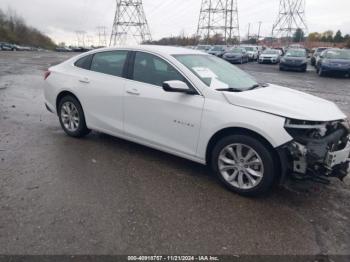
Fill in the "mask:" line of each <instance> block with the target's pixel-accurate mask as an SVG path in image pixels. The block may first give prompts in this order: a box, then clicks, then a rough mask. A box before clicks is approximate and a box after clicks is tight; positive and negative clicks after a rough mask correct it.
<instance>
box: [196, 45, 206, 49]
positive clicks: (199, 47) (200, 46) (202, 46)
mask: <svg viewBox="0 0 350 262" xmlns="http://www.w3.org/2000/svg"><path fill="white" fill-rule="evenodd" d="M207 49H208V46H206V45H199V46H197V50H207Z"/></svg>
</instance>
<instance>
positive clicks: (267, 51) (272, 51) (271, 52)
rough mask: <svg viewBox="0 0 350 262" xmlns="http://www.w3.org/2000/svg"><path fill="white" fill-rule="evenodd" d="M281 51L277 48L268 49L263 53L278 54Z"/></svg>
mask: <svg viewBox="0 0 350 262" xmlns="http://www.w3.org/2000/svg"><path fill="white" fill-rule="evenodd" d="M278 53H279V51H277V50H266V51H264V52H263V54H266V55H277V54H278Z"/></svg>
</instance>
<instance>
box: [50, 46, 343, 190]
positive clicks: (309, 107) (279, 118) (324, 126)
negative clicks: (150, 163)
mask: <svg viewBox="0 0 350 262" xmlns="http://www.w3.org/2000/svg"><path fill="white" fill-rule="evenodd" d="M44 92H45V100H46V107H47V109H48V110H49V111H51V112H53V113H55V114H57V115H58V117H59V121H60V123H61V126H62V128H63V130H64V131H65V132H66V133H67V134H68V135H69V136H72V137H83V136H86V135H87V134H88V133H89V132H90V130H97V131H99V132H103V133H107V134H110V135H113V136H117V137H120V138H124V139H127V140H130V141H133V142H136V143H140V144H143V145H146V146H149V147H152V148H155V149H159V150H162V151H164V152H168V153H171V154H174V155H177V156H180V157H183V158H187V159H189V160H192V161H195V162H198V163H201V164H207V165H209V166H211V167H212V169H213V171H214V173H215V174H216V175H217V176H218V177H219V178H220V180H221V181H222V182H223V183H224V185H226V186H227V187H228V188H229V189H231V190H233V191H234V192H237V193H239V194H242V195H245V196H253V195H259V194H262V193H265V192H267V191H269V190H270V189H271V187H272V185H273V184H275V183H276V182H281V183H282V182H283V181H284V180H285V179H286V177H288V176H292V175H295V174H296V175H297V176H298V177H302V178H315V179H316V178H323V179H324V178H328V177H338V178H340V179H342V178H344V177H345V176H346V175H347V174H348V172H349V160H348V157H349V153H350V143H349V124H348V122H347V120H346V116H345V115H344V114H343V113H342V112H341V111H340V110H339V109H338V107H337V106H336V105H335V104H334V103H332V102H328V101H326V100H323V99H321V98H317V97H314V96H312V95H308V94H305V93H302V92H298V91H295V90H292V89H288V88H284V87H281V86H276V85H269V84H259V83H258V82H256V81H255V80H254V79H253V78H252V77H251V76H249V75H247V74H246V73H244V72H243V71H241V70H240V69H238V68H237V67H235V66H233V65H231V64H229V63H227V62H225V61H224V60H222V59H220V58H217V57H215V56H212V55H209V54H205V53H203V52H200V51H196V50H190V49H184V48H175V47H162V46H140V47H130V48H106V49H98V50H94V51H91V52H88V53H85V54H82V55H79V56H77V57H74V58H71V59H69V60H68V61H66V62H63V63H62V64H59V65H57V66H53V67H51V68H50V69H49V71H47V72H46V74H45V90H44ZM140 176H142V170H140Z"/></svg>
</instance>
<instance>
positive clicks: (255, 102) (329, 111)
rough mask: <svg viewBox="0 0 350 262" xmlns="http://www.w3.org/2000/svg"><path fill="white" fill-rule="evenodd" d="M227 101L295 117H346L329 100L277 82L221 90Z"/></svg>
mask: <svg viewBox="0 0 350 262" xmlns="http://www.w3.org/2000/svg"><path fill="white" fill-rule="evenodd" d="M223 94H224V96H225V97H226V99H227V101H228V102H229V103H230V104H233V105H237V106H241V107H246V108H250V109H254V110H259V111H263V112H267V113H270V114H274V115H279V116H283V117H286V118H292V119H297V120H308V121H334V120H340V119H345V118H346V116H345V115H344V113H343V112H342V111H340V109H339V108H338V107H337V106H336V105H335V104H334V103H332V102H330V101H327V100H324V99H322V98H318V97H315V96H312V95H309V94H306V93H303V92H300V91H296V90H293V89H290V88H286V87H281V86H277V85H269V86H268V87H265V88H259V89H254V90H250V91H246V92H240V93H229V92H224V93H223Z"/></svg>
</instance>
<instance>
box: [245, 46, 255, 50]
mask: <svg viewBox="0 0 350 262" xmlns="http://www.w3.org/2000/svg"><path fill="white" fill-rule="evenodd" d="M245 50H247V51H254V47H245Z"/></svg>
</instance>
